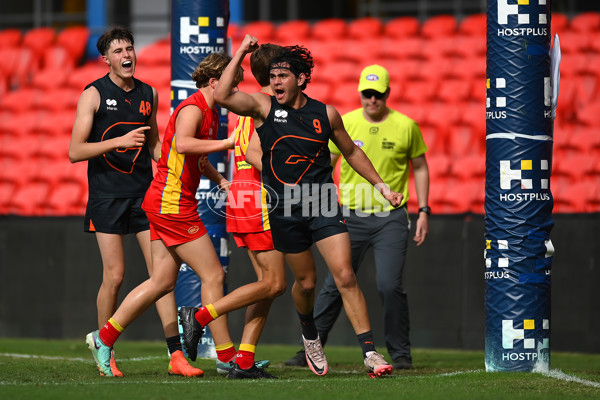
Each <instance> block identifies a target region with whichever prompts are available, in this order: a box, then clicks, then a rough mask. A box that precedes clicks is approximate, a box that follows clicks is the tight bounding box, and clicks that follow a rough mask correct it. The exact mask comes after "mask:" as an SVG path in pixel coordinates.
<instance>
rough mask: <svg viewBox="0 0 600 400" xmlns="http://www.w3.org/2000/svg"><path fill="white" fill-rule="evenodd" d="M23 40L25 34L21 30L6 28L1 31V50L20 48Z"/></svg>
mask: <svg viewBox="0 0 600 400" xmlns="http://www.w3.org/2000/svg"><path fill="white" fill-rule="evenodd" d="M22 40H23V33H22V32H21V30H20V29H16V28H6V29H2V30H0V48H5V47H19V46H20V45H21V41H22Z"/></svg>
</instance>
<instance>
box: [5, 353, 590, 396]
mask: <svg viewBox="0 0 600 400" xmlns="http://www.w3.org/2000/svg"><path fill="white" fill-rule="evenodd" d="M0 357H12V358H29V359H38V360H58V361H76V362H85V363H93V360H91V359H89V358H81V357H60V356H40V355H36V354H19V353H0ZM162 358H164V357H162V356H147V357H134V358H124V359H122V360H121V361H147V360H159V359H162ZM483 371H484V370H483V369H472V370H467V371H455V372H446V373H443V374H437V375H429V376H428V377H435V376H438V377H448V376H456V375H463V374H473V373H479V372H483ZM338 372H341V371H338ZM344 372H346V373H360V372H359V371H355V370H353V371H344ZM537 373H539V374H540V375H543V376H547V377H548V378H553V379H558V380H561V381H565V382H573V383H579V384H581V385H585V386H591V387H594V388H598V389H600V382H594V381H590V380H587V379H583V378H579V377H577V376H573V375H567V374H565V373H564V372H562V371H561V370H559V369H552V370H550V371H548V372H537ZM425 377H426V376H423V378H425ZM348 379H352V380H353V379H354V378H348ZM198 381H199V380H196V379H190V380H181V381H171V380H167V381H163V382H158V381H145V380H141V381H140V380H122V379H110V380H106V381H102V382H89V383H85V384H90V385H103V384H114V383H119V384H125V383H135V384H139V383H148V384H151V383H170V384H182V383H183V384H190V383H196V382H198ZM292 381H293V382H302V381H306V382H309V381H310V382H312V381H311V380H306V379H298V380H296V379H283V380H280V381H273V382H292ZM77 384H78V385H81V384H82V382H78V383H77ZM4 385H23V386H26V385H71V383H40V382H32V383H24V382H16V381H15V382H8V381H0V386H4Z"/></svg>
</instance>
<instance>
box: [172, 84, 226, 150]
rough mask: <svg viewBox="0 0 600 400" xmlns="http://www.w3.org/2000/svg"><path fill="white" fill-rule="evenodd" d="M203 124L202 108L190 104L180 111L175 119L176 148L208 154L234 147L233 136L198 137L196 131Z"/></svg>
mask: <svg viewBox="0 0 600 400" xmlns="http://www.w3.org/2000/svg"><path fill="white" fill-rule="evenodd" d="M213 79H214V78H213ZM211 80H212V79H211ZM201 126H202V110H200V108H198V107H196V106H194V105H188V106H185V107H183V108H182V109H181V110H180V111H179V114H178V115H177V120H176V121H175V138H174V141H175V149H176V150H177V152H178V153H179V154H206V153H214V152H217V151H224V150H228V149H233V140H232V139H231V138H227V139H223V140H203V139H198V138H197V137H196V132H198V129H200V127H201Z"/></svg>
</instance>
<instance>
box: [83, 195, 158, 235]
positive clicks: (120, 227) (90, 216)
mask: <svg viewBox="0 0 600 400" xmlns="http://www.w3.org/2000/svg"><path fill="white" fill-rule="evenodd" d="M143 201H144V196H141V197H125V198H115V199H89V200H88V204H87V209H86V210H85V221H84V228H83V229H84V231H86V232H92V233H93V232H102V233H116V234H123V235H125V234H128V233H138V232H142V231H146V230H148V229H150V224H149V223H148V218H147V217H146V213H145V212H144V210H142V202H143Z"/></svg>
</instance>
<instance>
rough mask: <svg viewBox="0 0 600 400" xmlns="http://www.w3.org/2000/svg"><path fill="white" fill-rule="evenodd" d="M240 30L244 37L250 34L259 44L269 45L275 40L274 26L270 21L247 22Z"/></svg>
mask: <svg viewBox="0 0 600 400" xmlns="http://www.w3.org/2000/svg"><path fill="white" fill-rule="evenodd" d="M242 30H243V31H244V35H245V34H250V35H252V36H254V37H256V38H257V39H258V41H259V43H271V42H272V41H273V40H274V39H275V24H273V23H272V22H270V21H254V22H249V23H247V24H246V25H244V26H243V28H242ZM243 38H244V37H243V36H242V39H243ZM234 50H235V49H234Z"/></svg>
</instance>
